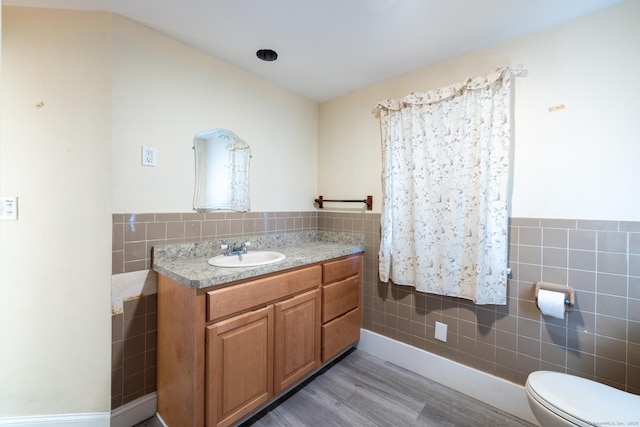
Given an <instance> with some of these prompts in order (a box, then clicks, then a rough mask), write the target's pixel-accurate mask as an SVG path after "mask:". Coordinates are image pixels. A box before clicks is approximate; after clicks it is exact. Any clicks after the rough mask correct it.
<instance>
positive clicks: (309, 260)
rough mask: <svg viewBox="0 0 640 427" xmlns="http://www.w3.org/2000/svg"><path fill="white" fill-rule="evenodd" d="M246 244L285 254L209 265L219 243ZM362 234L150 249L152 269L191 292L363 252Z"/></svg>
mask: <svg viewBox="0 0 640 427" xmlns="http://www.w3.org/2000/svg"><path fill="white" fill-rule="evenodd" d="M245 241H249V242H251V246H250V248H249V249H250V251H258V250H271V251H277V252H281V253H283V254H284V255H286V258H285V259H284V260H283V261H280V262H277V263H274V264H267V265H262V266H257V267H240V268H225V267H214V266H212V265H209V264H208V262H207V261H208V260H209V258H212V257H214V256H216V255H220V254H221V253H222V250H221V249H220V245H221V244H232V243H240V242H245ZM364 246H365V245H364V235H362V234H353V233H337V232H327V231H305V232H298V233H286V234H273V235H261V236H245V237H237V238H228V239H219V240H212V241H207V242H197V243H179V244H174V245H161V246H154V247H153V270H154V271H156V272H157V273H160V274H163V275H165V276H167V277H169V278H170V279H173V280H175V281H177V282H178V283H181V284H183V285H185V286H188V287H190V288H193V289H203V288H208V287H211V286H216V285H221V284H225V283H230V282H235V281H238V280H244V279H250V278H253V277H258V276H262V275H265V274H270V273H275V272H278V271H284V270H288V269H291V268H296V267H301V266H304V265H309V264H315V263H318V262H322V261H326V260H328V259H332V258H338V257H341V256H345V255H351V254H356V253H360V252H364Z"/></svg>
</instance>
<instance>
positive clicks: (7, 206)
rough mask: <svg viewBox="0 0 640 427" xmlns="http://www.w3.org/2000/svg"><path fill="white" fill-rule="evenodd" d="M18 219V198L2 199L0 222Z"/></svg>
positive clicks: (0, 201) (0, 198)
mask: <svg viewBox="0 0 640 427" xmlns="http://www.w3.org/2000/svg"><path fill="white" fill-rule="evenodd" d="M17 219H18V198H17V197H0V220H5V221H16V220H17Z"/></svg>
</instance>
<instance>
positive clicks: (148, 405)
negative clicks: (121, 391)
mask: <svg viewBox="0 0 640 427" xmlns="http://www.w3.org/2000/svg"><path fill="white" fill-rule="evenodd" d="M157 410H158V396H157V394H156V393H155V392H153V393H150V394H147V395H145V396H142V397H141V398H139V399H136V400H134V401H133V402H129V403H127V404H126V405H123V406H121V407H119V408H117V409H115V410H114V411H112V412H111V427H131V426H132V425H135V424H138V423H139V422H141V421H144V420H146V419H147V418H151V417H153V416H154V415H155V414H156V411H157Z"/></svg>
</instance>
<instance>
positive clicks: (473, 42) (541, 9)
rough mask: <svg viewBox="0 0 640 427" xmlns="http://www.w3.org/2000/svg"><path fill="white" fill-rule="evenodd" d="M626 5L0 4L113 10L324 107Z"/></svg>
mask: <svg viewBox="0 0 640 427" xmlns="http://www.w3.org/2000/svg"><path fill="white" fill-rule="evenodd" d="M620 1H622V0H588V1H585V0H482V1H479V0H2V4H3V5H16V6H36V7H47V8H64V9H83V10H105V11H111V12H115V13H118V14H120V15H123V16H126V17H128V18H130V19H133V20H135V21H138V22H140V23H142V24H144V25H147V26H148V27H151V28H153V29H155V30H157V31H159V32H161V33H164V34H167V35H169V36H171V37H172V38H174V39H177V40H180V41H182V42H183V43H185V44H187V45H190V46H193V47H195V48H197V49H199V50H201V51H203V52H206V53H208V54H210V55H212V56H215V57H217V58H219V59H221V60H223V61H225V62H227V63H230V64H232V65H235V66H236V67H238V68H241V69H243V70H246V71H248V72H250V73H252V74H255V75H257V76H259V77H262V78H264V79H266V80H269V81H271V82H273V83H275V84H277V85H278V86H281V87H283V88H286V89H288V90H291V91H293V92H296V93H298V94H300V95H303V96H305V97H308V98H310V99H312V100H315V101H318V102H322V101H326V100H329V99H332V98H335V97H338V96H340V95H344V94H346V93H348V92H350V91H353V90H355V89H358V88H361V87H364V86H367V85H370V84H373V83H376V82H379V81H382V80H385V79H388V78H391V77H394V76H398V75H401V74H404V73H407V72H411V71H414V70H417V69H420V68H423V67H426V66H428V65H431V64H434V63H436V62H439V61H442V60H444V59H447V58H452V57H455V56H458V55H460V54H463V53H465V52H469V51H472V50H475V49H478V48H481V47H484V46H488V45H491V44H494V43H497V42H500V41H503V40H507V39H509V38H512V37H517V36H520V35H523V34H526V33H530V32H533V31H536V30H540V29H542V28H545V27H548V26H551V25H555V24H558V23H562V22H564V21H567V20H570V19H572V18H575V17H577V16H580V15H584V14H587V13H590V12H593V11H595V10H598V9H601V8H604V7H608V6H611V5H613V4H615V3H619V2H620ZM263 48H269V49H274V50H276V51H277V52H278V55H279V57H278V59H277V60H276V61H274V62H264V61H261V60H259V59H258V58H257V57H256V51H257V50H258V49H263ZM504 65H515V64H504ZM525 65H526V64H525Z"/></svg>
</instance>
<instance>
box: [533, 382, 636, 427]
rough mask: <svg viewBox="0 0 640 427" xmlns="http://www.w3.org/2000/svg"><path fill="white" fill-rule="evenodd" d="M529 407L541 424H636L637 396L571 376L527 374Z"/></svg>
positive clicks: (562, 426)
mask: <svg viewBox="0 0 640 427" xmlns="http://www.w3.org/2000/svg"><path fill="white" fill-rule="evenodd" d="M525 389H526V391H527V399H528V400H529V406H531V410H532V411H533V415H535V417H536V419H537V420H538V421H539V422H540V425H541V426H542V427H565V426H599V427H604V426H640V396H637V395H635V394H631V393H627V392H624V391H622V390H618V389H617V388H613V387H609V386H607V385H604V384H601V383H598V382H595V381H591V380H588V379H585V378H580V377H576V376H574V375H569V374H563V373H560V372H552V371H536V372H532V373H531V374H529V378H527V383H526V385H525Z"/></svg>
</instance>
